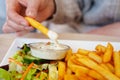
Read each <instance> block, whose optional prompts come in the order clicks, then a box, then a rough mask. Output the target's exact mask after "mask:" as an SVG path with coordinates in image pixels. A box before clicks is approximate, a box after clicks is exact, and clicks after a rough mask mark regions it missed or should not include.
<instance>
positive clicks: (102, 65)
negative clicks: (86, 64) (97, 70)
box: [100, 63, 111, 71]
mask: <svg viewBox="0 0 120 80" xmlns="http://www.w3.org/2000/svg"><path fill="white" fill-rule="evenodd" d="M100 66H101V67H103V68H104V69H106V70H108V71H111V70H110V69H109V68H108V66H107V65H106V64H104V63H102V64H100Z"/></svg>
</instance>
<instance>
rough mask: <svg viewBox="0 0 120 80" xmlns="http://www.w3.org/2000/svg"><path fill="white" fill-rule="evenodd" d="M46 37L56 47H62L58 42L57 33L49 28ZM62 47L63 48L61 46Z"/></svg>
mask: <svg viewBox="0 0 120 80" xmlns="http://www.w3.org/2000/svg"><path fill="white" fill-rule="evenodd" d="M48 37H49V38H50V39H51V40H52V41H53V42H54V43H55V47H56V48H58V49H63V48H64V47H63V46H61V45H60V44H59V43H58V40H57V39H58V34H57V33H55V32H53V31H51V30H49V32H48ZM62 47H63V48H62Z"/></svg>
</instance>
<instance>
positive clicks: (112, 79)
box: [78, 57, 120, 80]
mask: <svg viewBox="0 0 120 80" xmlns="http://www.w3.org/2000/svg"><path fill="white" fill-rule="evenodd" d="M78 61H80V62H81V63H83V64H84V65H85V66H87V67H89V68H91V69H93V70H95V71H96V72H98V73H99V74H101V75H102V76H104V77H105V78H106V79H107V80H120V79H119V78H118V77H117V76H116V75H114V74H113V73H112V72H110V71H108V70H106V69H104V68H103V67H101V66H99V65H98V64H97V63H96V62H94V61H93V60H91V59H89V58H87V57H82V58H79V59H78Z"/></svg>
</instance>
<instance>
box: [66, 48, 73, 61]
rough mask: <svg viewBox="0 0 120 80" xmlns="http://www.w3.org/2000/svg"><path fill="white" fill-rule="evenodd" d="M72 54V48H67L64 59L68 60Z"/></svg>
mask: <svg viewBox="0 0 120 80" xmlns="http://www.w3.org/2000/svg"><path fill="white" fill-rule="evenodd" d="M72 55H73V53H72V49H69V50H68V51H67V54H66V57H65V61H68V59H69V58H70V57H71V56H72Z"/></svg>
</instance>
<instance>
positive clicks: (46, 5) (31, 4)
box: [3, 0, 55, 35]
mask: <svg viewBox="0 0 120 80" xmlns="http://www.w3.org/2000/svg"><path fill="white" fill-rule="evenodd" d="M54 5H55V4H54V1H53V0H7V1H6V8H7V9H6V10H7V19H6V22H5V24H4V26H3V32H6V33H11V32H15V33H17V35H23V34H25V33H27V32H30V31H32V30H34V28H33V27H30V26H29V23H28V22H27V21H26V20H25V18H24V16H29V17H32V18H35V19H36V20H38V21H39V22H42V21H44V20H46V19H47V18H48V17H50V16H51V15H52V14H53V12H54Z"/></svg>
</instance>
